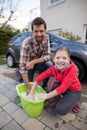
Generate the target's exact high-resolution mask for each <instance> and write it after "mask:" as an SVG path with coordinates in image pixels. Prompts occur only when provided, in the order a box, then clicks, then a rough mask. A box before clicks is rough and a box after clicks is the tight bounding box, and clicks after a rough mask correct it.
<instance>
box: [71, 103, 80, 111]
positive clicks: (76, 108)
mask: <svg viewBox="0 0 87 130" xmlns="http://www.w3.org/2000/svg"><path fill="white" fill-rule="evenodd" d="M72 112H73V113H79V112H80V102H77V103H76V104H75V105H74V106H73V108H72Z"/></svg>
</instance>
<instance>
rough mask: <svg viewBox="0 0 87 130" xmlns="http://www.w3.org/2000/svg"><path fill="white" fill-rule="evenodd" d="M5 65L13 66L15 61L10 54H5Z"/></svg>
mask: <svg viewBox="0 0 87 130" xmlns="http://www.w3.org/2000/svg"><path fill="white" fill-rule="evenodd" d="M7 65H8V67H11V68H12V67H14V65H15V61H14V58H13V56H11V55H8V56H7Z"/></svg>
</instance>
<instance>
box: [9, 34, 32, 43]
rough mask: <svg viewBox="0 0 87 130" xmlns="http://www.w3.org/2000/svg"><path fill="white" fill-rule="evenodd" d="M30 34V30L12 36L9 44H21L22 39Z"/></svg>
mask: <svg viewBox="0 0 87 130" xmlns="http://www.w3.org/2000/svg"><path fill="white" fill-rule="evenodd" d="M29 36H31V32H25V33H22V34H19V35H16V36H14V37H13V38H12V39H11V44H15V45H21V44H22V42H23V40H24V39H26V38H27V37H29Z"/></svg>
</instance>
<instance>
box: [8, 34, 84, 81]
mask: <svg viewBox="0 0 87 130" xmlns="http://www.w3.org/2000/svg"><path fill="white" fill-rule="evenodd" d="M31 35H32V33H31V32H23V33H21V34H18V35H16V36H13V37H12V38H11V40H10V42H9V45H8V47H7V50H6V60H7V65H8V66H9V67H14V66H15V65H19V59H20V47H21V44H22V42H23V40H24V39H26V38H27V37H29V36H31ZM47 35H48V36H49V40H50V46H51V52H52V54H53V53H54V51H55V50H56V49H57V48H59V47H61V46H64V47H67V48H68V49H69V50H70V53H71V59H72V60H73V61H74V63H75V64H76V65H77V67H78V70H79V76H78V77H79V79H80V80H81V81H82V80H83V79H84V77H85V76H86V73H87V44H86V43H80V42H74V41H70V40H67V39H65V38H62V37H60V36H58V35H55V34H52V33H50V32H47Z"/></svg>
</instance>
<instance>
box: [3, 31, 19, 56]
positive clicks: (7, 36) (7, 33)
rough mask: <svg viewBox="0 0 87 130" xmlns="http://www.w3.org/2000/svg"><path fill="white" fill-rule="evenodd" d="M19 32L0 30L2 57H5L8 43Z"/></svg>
mask: <svg viewBox="0 0 87 130" xmlns="http://www.w3.org/2000/svg"><path fill="white" fill-rule="evenodd" d="M18 33H19V32H18V31H16V32H12V31H8V30H0V55H4V54H5V52H6V48H7V43H8V42H9V41H10V39H11V38H12V37H13V36H14V35H16V34H18Z"/></svg>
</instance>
